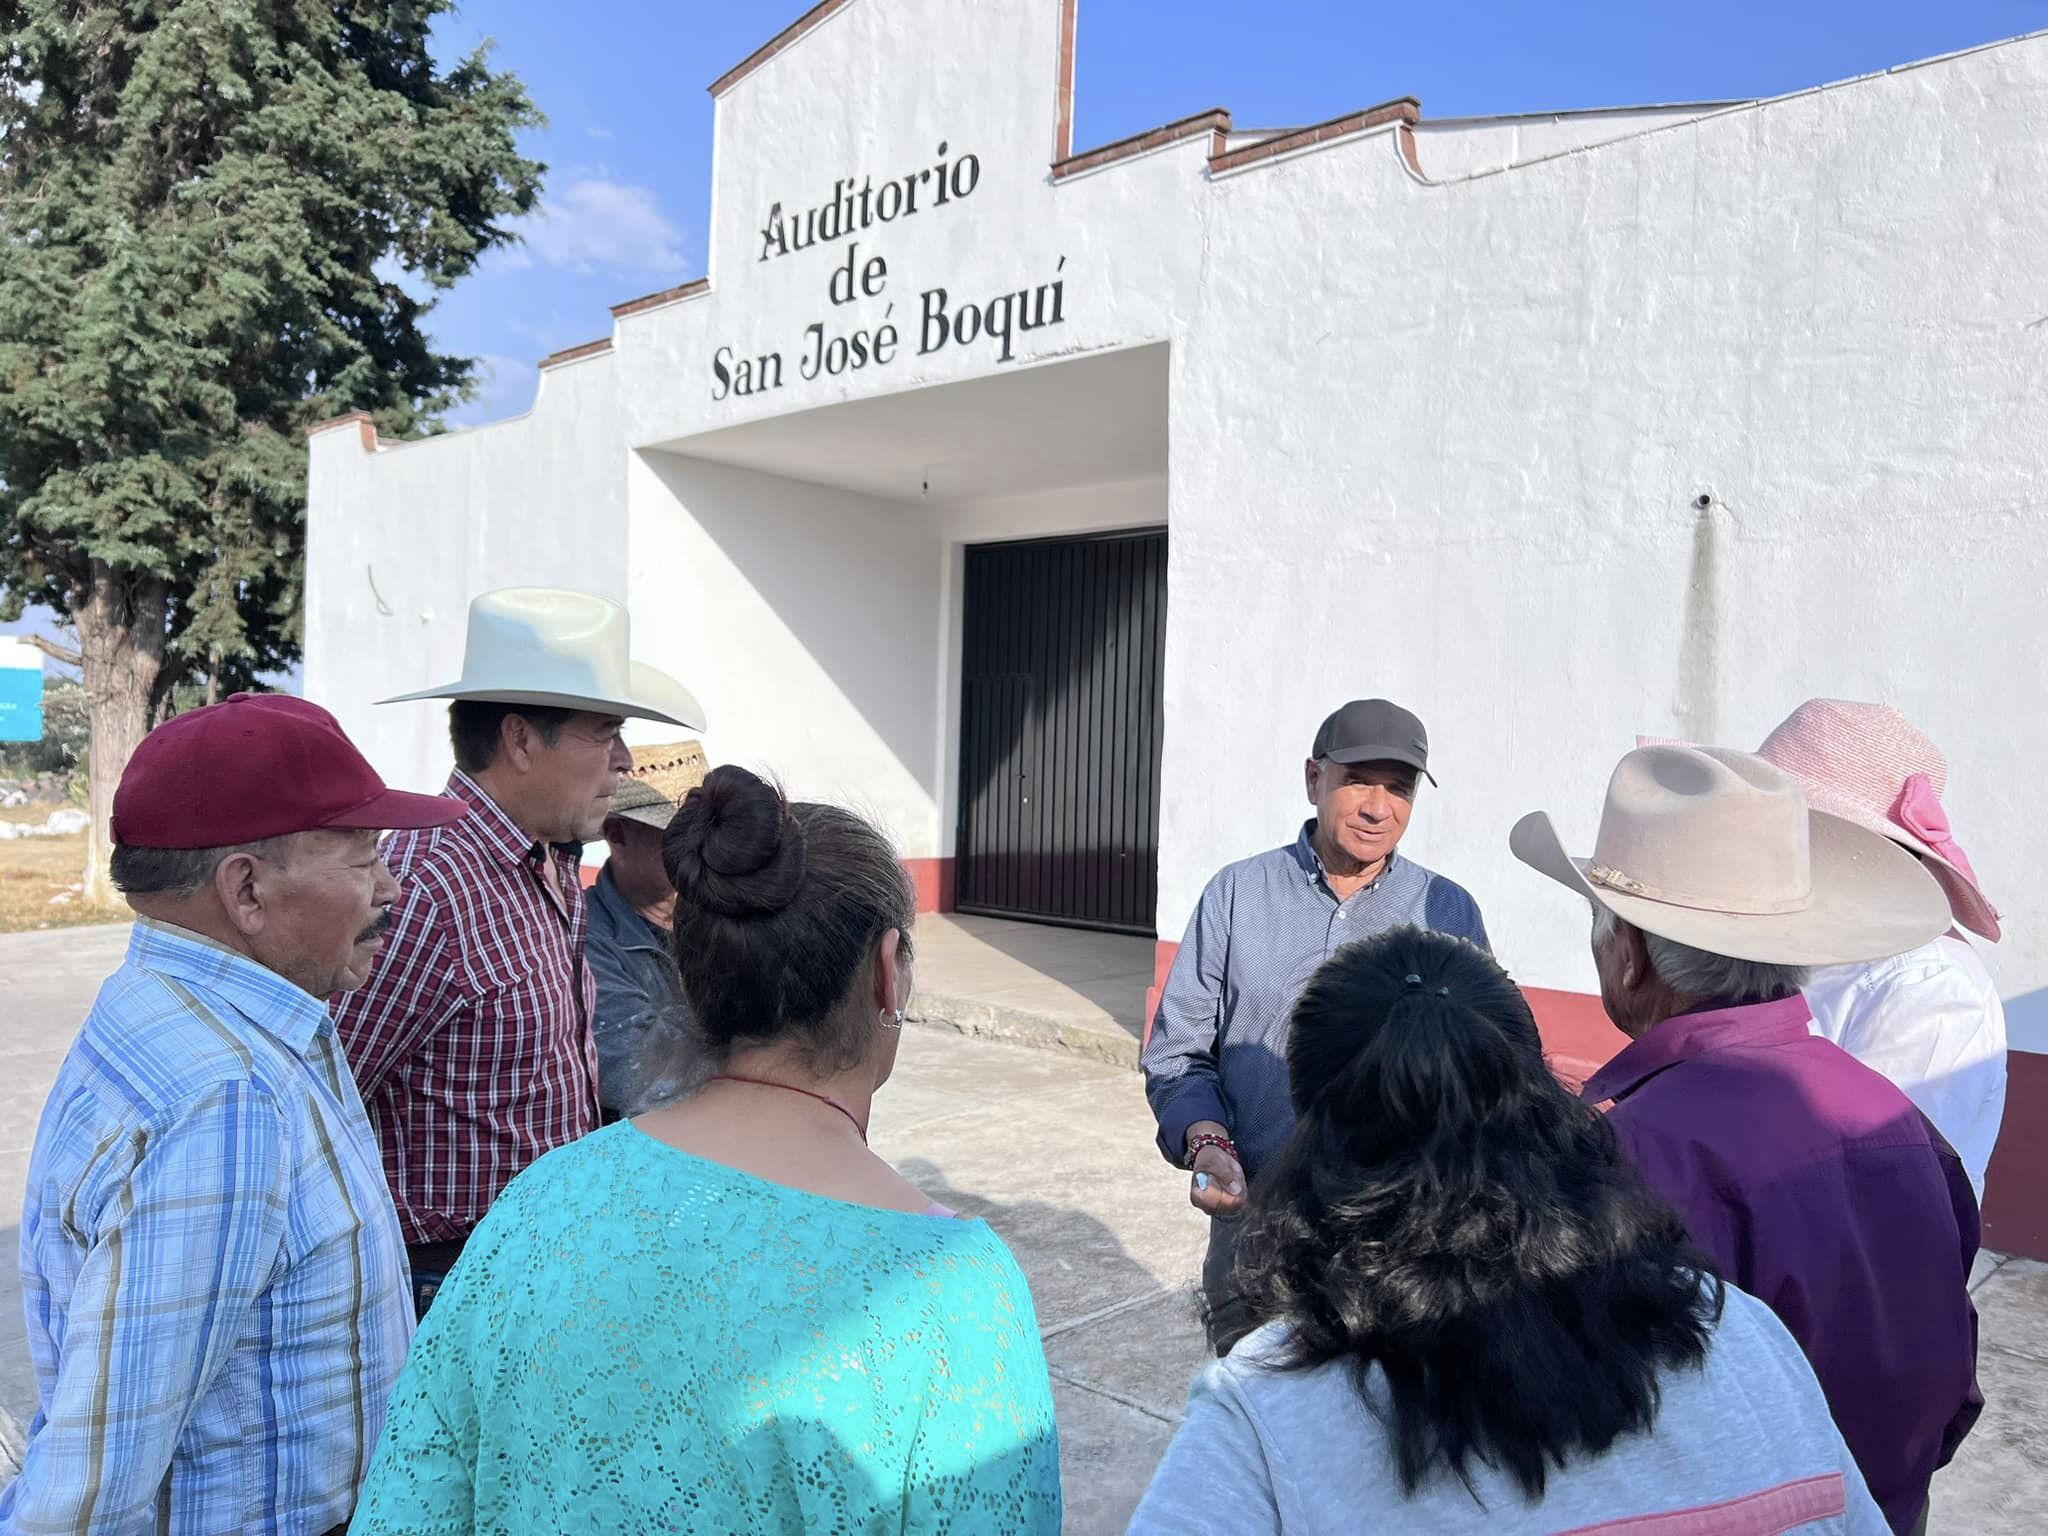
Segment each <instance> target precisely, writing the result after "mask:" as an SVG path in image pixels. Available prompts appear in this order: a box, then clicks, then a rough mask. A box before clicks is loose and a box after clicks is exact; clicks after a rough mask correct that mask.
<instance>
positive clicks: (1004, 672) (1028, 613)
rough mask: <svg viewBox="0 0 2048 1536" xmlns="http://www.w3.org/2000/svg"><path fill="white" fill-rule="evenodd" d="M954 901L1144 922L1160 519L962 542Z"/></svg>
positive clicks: (1153, 767)
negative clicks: (1131, 530)
mask: <svg viewBox="0 0 2048 1536" xmlns="http://www.w3.org/2000/svg"><path fill="white" fill-rule="evenodd" d="M964 596H965V601H964V609H963V615H962V618H963V626H962V627H963V631H964V635H963V644H962V655H961V707H960V729H961V741H960V827H959V843H958V863H957V866H956V875H957V880H958V884H957V887H956V892H955V901H956V903H957V905H958V906H959V909H960V910H961V911H963V912H978V913H985V914H988V915H990V916H996V917H1016V918H1026V919H1030V920H1032V921H1035V922H1047V923H1067V924H1071V925H1073V926H1076V927H1084V928H1109V929H1116V930H1120V931H1123V932H1128V933H1146V934H1149V933H1151V932H1152V931H1153V914H1154V909H1155V907H1156V905H1157V902H1158V896H1159V745H1160V723H1161V714H1162V711H1161V704H1160V693H1161V686H1162V677H1163V671H1164V666H1163V663H1164V660H1165V642H1166V534H1165V532H1164V530H1160V531H1156V532H1150V533H1137V534H1116V535H1112V536H1108V537H1103V538H1089V539H1058V540H1046V541H1041V542H1031V543H1017V544H981V545H974V546H972V547H970V548H969V549H968V551H967V581H966V590H965V595H964Z"/></svg>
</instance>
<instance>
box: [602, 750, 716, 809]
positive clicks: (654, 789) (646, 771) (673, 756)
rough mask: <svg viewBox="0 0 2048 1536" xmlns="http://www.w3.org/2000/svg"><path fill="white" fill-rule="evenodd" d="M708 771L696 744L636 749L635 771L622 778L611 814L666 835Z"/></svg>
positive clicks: (634, 757)
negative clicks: (685, 797) (677, 813)
mask: <svg viewBox="0 0 2048 1536" xmlns="http://www.w3.org/2000/svg"><path fill="white" fill-rule="evenodd" d="M709 771H710V769H709V767H708V766H707V765H706V764H705V761H704V749H703V747H701V746H699V745H698V744H697V743H696V742H694V741H671V742H666V743H664V744H663V745H661V746H658V747H635V748H634V749H633V767H632V771H631V772H629V773H625V774H622V775H620V777H619V787H618V790H617V792H616V793H614V794H613V796H612V809H611V814H612V815H614V816H623V817H625V818H626V819H627V820H628V821H637V822H639V823H641V825H643V826H649V827H653V828H655V829H656V830H658V831H666V830H667V829H668V824H669V822H670V820H671V819H672V818H673V817H674V816H675V813H676V809H677V807H679V806H680V805H681V804H682V803H683V796H685V795H687V794H688V793H689V792H690V791H691V790H693V789H695V788H696V787H697V786H698V785H699V784H702V783H703V782H704V775H705V774H706V773H708V772H709Z"/></svg>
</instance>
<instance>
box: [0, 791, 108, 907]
mask: <svg viewBox="0 0 2048 1536" xmlns="http://www.w3.org/2000/svg"><path fill="white" fill-rule="evenodd" d="M54 809H56V807H54V806H49V805H30V806H17V807H13V808H11V809H0V820H5V821H18V822H27V823H30V824H32V825H40V824H41V823H42V822H43V821H44V820H46V819H47V818H48V817H49V814H50V812H51V811H52V810H54ZM84 885H85V835H84V834H83V833H80V834H78V835H77V836H75V837H17V838H9V839H8V840H7V841H5V842H0V933H20V932H22V931H23V930H24V929H29V928H77V927H82V926H84V925H86V924H89V923H118V922H122V921H125V920H126V919H127V918H128V916H129V915H130V914H129V911H128V909H127V908H126V907H125V906H122V907H89V906H87V905H86V904H85V896H84Z"/></svg>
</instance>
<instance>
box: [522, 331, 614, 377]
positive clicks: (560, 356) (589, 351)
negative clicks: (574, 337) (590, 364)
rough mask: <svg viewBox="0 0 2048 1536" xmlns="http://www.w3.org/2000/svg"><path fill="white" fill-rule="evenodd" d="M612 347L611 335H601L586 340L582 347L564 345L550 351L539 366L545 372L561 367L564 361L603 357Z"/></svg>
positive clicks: (576, 361)
mask: <svg viewBox="0 0 2048 1536" xmlns="http://www.w3.org/2000/svg"><path fill="white" fill-rule="evenodd" d="M611 349H612V339H611V337H609V336H600V337H599V338H598V339H597V340H596V341H586V342H584V343H583V345H582V346H580V347H564V348H563V349H562V350H561V351H559V352H550V353H549V354H548V355H547V356H546V357H544V358H542V359H541V360H540V362H539V364H538V366H539V368H540V369H541V371H542V372H543V373H545V372H546V371H547V370H548V369H550V368H559V367H561V366H562V365H563V364H564V363H580V362H582V361H583V359H585V358H586V357H601V356H603V355H604V354H605V353H607V352H609V351H611Z"/></svg>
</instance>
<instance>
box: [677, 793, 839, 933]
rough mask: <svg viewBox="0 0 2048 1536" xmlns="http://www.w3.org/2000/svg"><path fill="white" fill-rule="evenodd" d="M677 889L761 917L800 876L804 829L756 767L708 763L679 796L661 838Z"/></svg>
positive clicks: (784, 899) (729, 912)
mask: <svg viewBox="0 0 2048 1536" xmlns="http://www.w3.org/2000/svg"><path fill="white" fill-rule="evenodd" d="M661 857H662V863H663V865H664V866H665V867H666V868H667V870H668V877H669V879H670V881H671V882H673V883H674V885H675V888H676V892H677V895H678V896H679V897H680V898H681V899H682V900H683V901H686V902H690V903H694V904H695V905H697V906H700V907H703V908H704V909H705V910H706V911H708V912H715V913H717V914H718V915H719V916H721V917H766V916H769V915H770V914H772V913H776V912H780V911H781V910H782V909H783V908H784V907H786V906H788V905H789V903H790V902H791V901H792V900H793V899H794V898H795V896H796V893H797V890H798V888H799V887H801V886H802V884H803V880H804V867H805V859H804V829H803V827H802V826H801V825H800V824H799V823H798V821H797V820H796V818H795V817H793V816H791V815H790V814H789V804H788V802H787V801H786V800H784V799H783V797H782V794H781V792H780V791H778V790H777V789H776V788H775V786H774V785H772V784H769V783H768V782H767V781H765V780H764V779H762V778H761V777H760V776H759V775H758V774H753V773H749V772H748V771H747V770H746V769H744V768H736V767H733V766H732V765H730V764H727V765H725V766H722V767H718V768H714V769H712V770H711V772H710V773H709V774H708V775H706V777H705V779H704V782H703V783H702V784H700V785H698V786H697V787H696V788H695V789H693V790H691V791H690V793H689V794H688V795H687V796H685V797H684V799H683V804H682V809H680V810H678V811H677V812H676V814H675V818H674V819H673V820H672V821H670V822H669V827H668V833H667V835H666V836H665V837H664V838H663V839H662V844H661Z"/></svg>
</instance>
